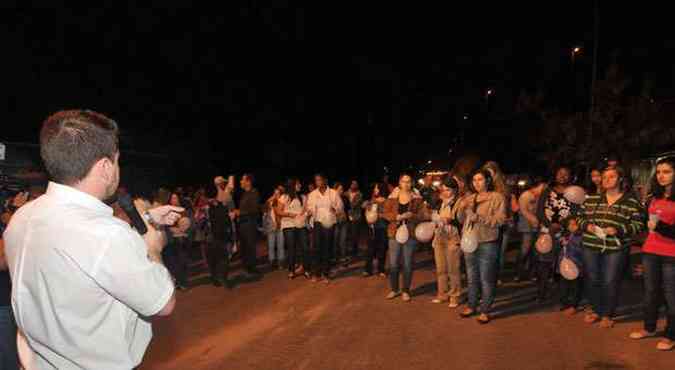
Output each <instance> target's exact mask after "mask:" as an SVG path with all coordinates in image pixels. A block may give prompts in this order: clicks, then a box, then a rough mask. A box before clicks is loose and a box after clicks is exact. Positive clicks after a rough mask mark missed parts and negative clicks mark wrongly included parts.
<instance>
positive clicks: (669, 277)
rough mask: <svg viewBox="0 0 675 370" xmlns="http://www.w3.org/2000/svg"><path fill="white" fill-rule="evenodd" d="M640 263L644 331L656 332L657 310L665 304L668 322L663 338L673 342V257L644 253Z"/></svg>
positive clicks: (674, 294) (674, 335)
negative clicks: (643, 303) (641, 264)
mask: <svg viewBox="0 0 675 370" xmlns="http://www.w3.org/2000/svg"><path fill="white" fill-rule="evenodd" d="M642 263H643V265H644V273H643V277H644V282H645V298H644V300H645V305H644V321H645V322H644V325H645V330H646V331H649V332H653V331H656V321H657V320H658V318H659V308H661V305H662V304H663V303H665V304H666V309H667V314H666V317H667V319H668V322H667V325H666V331H665V335H664V336H665V337H666V338H668V339H670V340H675V257H665V256H657V255H655V254H649V253H644V254H643V255H642ZM664 301H665V302H664Z"/></svg>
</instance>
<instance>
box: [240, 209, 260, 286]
mask: <svg viewBox="0 0 675 370" xmlns="http://www.w3.org/2000/svg"><path fill="white" fill-rule="evenodd" d="M257 244H258V227H257V225H256V223H255V222H254V221H247V222H242V223H240V224H239V248H240V249H241V259H242V263H243V265H244V269H245V270H246V271H247V272H249V273H253V272H256V260H257V251H256V246H257Z"/></svg>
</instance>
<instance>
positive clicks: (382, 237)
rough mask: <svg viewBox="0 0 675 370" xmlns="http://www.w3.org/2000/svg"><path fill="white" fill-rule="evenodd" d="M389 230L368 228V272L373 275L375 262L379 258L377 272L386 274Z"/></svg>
mask: <svg viewBox="0 0 675 370" xmlns="http://www.w3.org/2000/svg"><path fill="white" fill-rule="evenodd" d="M388 242H389V241H388V239H387V229H385V228H381V227H368V255H367V256H366V272H367V273H369V274H372V273H373V260H374V259H375V257H377V271H378V272H379V273H384V261H385V258H386V253H387V244H388Z"/></svg>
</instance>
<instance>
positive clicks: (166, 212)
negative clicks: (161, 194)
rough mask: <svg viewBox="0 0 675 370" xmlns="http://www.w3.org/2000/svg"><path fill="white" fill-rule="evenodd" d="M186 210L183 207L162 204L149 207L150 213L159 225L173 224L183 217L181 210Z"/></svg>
mask: <svg viewBox="0 0 675 370" xmlns="http://www.w3.org/2000/svg"><path fill="white" fill-rule="evenodd" d="M183 211H185V209H184V208H182V207H175V206H161V207H157V208H153V209H149V210H148V213H149V214H150V217H152V220H153V221H154V222H155V223H156V224H157V225H169V226H170V225H173V224H175V223H176V221H178V220H179V219H180V218H181V215H180V212H183Z"/></svg>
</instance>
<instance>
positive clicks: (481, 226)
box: [458, 170, 506, 324]
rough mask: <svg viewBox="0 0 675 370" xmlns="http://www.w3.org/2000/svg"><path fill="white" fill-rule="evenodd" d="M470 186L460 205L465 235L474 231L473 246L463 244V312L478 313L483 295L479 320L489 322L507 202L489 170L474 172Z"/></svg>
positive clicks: (464, 315)
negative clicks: (465, 282) (466, 298)
mask: <svg viewBox="0 0 675 370" xmlns="http://www.w3.org/2000/svg"><path fill="white" fill-rule="evenodd" d="M470 189H471V191H472V193H473V194H472V195H471V196H469V197H467V198H466V200H465V201H462V202H461V204H460V205H459V206H458V216H459V220H460V221H463V223H464V224H465V228H464V230H463V235H462V237H463V238H464V237H465V236H468V235H466V234H468V233H471V234H473V238H474V241H473V242H472V243H469V244H472V248H467V247H466V246H465V244H466V243H465V242H464V240H463V241H462V245H461V247H462V249H464V252H465V253H464V259H465V261H466V274H467V278H468V284H469V301H468V304H467V306H466V308H465V309H464V310H463V311H462V312H461V314H460V315H461V316H462V317H464V318H466V317H470V316H473V315H475V314H476V313H477V311H478V303H479V299H480V315H479V316H478V322H479V323H481V324H487V323H488V322H490V316H489V314H490V309H491V307H492V304H493V303H494V299H495V287H496V282H497V268H498V266H497V263H498V253H499V246H498V245H497V240H498V239H499V228H500V227H501V226H502V225H503V224H504V222H505V221H506V202H505V200H504V196H503V195H502V194H499V193H497V192H496V191H495V188H494V183H493V180H492V176H491V175H490V173H489V172H488V171H486V170H479V171H476V172H474V173H473V175H472V176H471V183H470ZM467 224H468V225H470V226H471V231H470V232H469V231H468V230H469V229H467V228H466V226H467ZM474 247H475V248H474ZM465 248H467V249H465ZM469 250H470V252H469Z"/></svg>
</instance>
